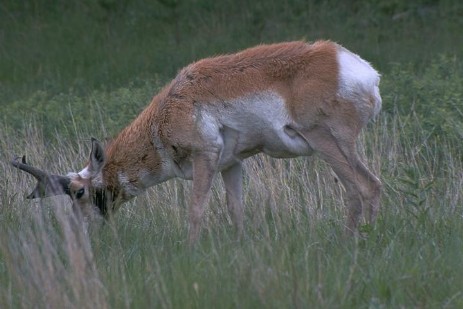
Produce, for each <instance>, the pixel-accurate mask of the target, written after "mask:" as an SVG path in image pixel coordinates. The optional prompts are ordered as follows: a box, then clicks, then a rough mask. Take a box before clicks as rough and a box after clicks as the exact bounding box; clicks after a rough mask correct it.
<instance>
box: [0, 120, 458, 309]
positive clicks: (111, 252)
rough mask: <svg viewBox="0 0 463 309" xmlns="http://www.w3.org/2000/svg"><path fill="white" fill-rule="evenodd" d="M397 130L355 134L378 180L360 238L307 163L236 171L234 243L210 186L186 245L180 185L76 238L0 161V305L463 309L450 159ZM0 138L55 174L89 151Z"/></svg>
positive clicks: (75, 229) (58, 202)
mask: <svg viewBox="0 0 463 309" xmlns="http://www.w3.org/2000/svg"><path fill="white" fill-rule="evenodd" d="M401 121H402V119H401V118H400V117H393V118H391V117H388V116H383V117H381V118H380V119H379V120H378V121H377V123H375V124H372V125H371V127H370V128H369V130H368V132H366V134H364V136H362V138H363V139H364V145H365V147H362V148H361V149H360V150H361V152H362V153H364V154H366V157H368V162H369V165H370V166H372V168H373V169H374V170H375V171H376V173H378V174H379V175H381V179H382V180H383V183H384V194H383V198H382V210H381V213H380V216H379V220H378V223H377V225H375V226H374V227H372V226H366V225H364V226H362V230H363V232H364V233H365V234H366V235H367V236H366V237H365V238H364V239H350V238H346V237H345V236H343V233H342V227H343V221H344V207H343V204H342V201H341V199H342V195H343V189H342V187H341V186H340V185H339V184H337V183H336V182H335V181H334V176H333V174H332V172H331V171H330V170H329V169H328V168H327V166H325V165H324V164H323V163H322V162H321V161H319V160H316V159H315V158H305V159H304V158H301V159H295V160H272V159H269V158H268V157H265V156H262V157H260V156H259V157H256V158H254V159H252V160H249V161H248V162H247V164H246V177H245V183H246V186H245V188H246V189H245V202H246V224H245V226H246V228H245V233H244V239H242V240H241V241H236V239H235V238H236V235H235V234H234V231H233V227H232V225H231V222H230V219H229V217H228V215H227V212H226V210H225V207H224V197H223V188H222V184H221V183H220V182H219V181H217V183H216V186H215V187H214V193H213V195H212V198H211V203H210V207H209V208H208V212H207V216H206V220H205V221H206V222H205V228H204V230H203V234H202V238H201V240H200V242H199V245H198V247H197V248H195V249H194V250H189V249H188V246H187V245H186V241H185V240H186V235H187V221H186V220H187V214H186V209H187V202H186V200H188V198H187V196H188V193H189V191H190V183H189V182H182V181H171V182H168V183H165V184H163V185H160V186H158V187H156V188H155V189H154V190H150V191H148V192H147V193H146V194H145V195H143V196H141V197H139V198H137V199H136V200H134V201H133V202H131V203H129V204H128V205H126V206H125V207H124V208H123V209H122V211H120V212H119V213H118V214H117V215H116V216H114V218H113V221H112V222H111V223H109V224H105V225H104V226H101V227H98V226H96V225H95V226H94V225H90V228H89V230H88V233H86V232H84V231H85V229H83V228H82V226H81V224H80V223H78V222H77V221H75V218H74V217H73V214H72V211H71V209H70V205H69V201H67V200H65V199H62V198H56V199H46V200H43V201H42V202H32V203H30V202H26V201H25V200H24V199H23V193H25V192H27V191H28V190H30V188H31V187H32V184H33V182H32V180H31V179H29V177H26V176H25V175H24V174H21V173H18V172H17V170H14V169H13V168H12V167H10V166H8V165H7V163H6V162H2V165H3V166H2V171H3V173H4V175H2V176H3V177H2V182H1V192H2V208H1V210H0V218H1V221H2V224H1V226H0V261H1V264H0V286H2V289H1V290H0V306H1V307H4V308H5V307H18V306H19V307H31V306H34V307H50V308H56V307H76V308H81V307H89V308H90V307H92V308H95V307H99V308H105V307H110V308H113V307H132V308H139V307H167V308H169V307H174V308H184V307H187V308H205V307H206V308H211V307H245V308H250V307H256V306H265V307H271V308H281V307H301V308H307V307H323V308H386V307H387V308H400V307H403V308H410V307H418V308H437V307H439V308H440V307H447V308H458V307H461V306H462V305H463V295H462V292H461V287H462V286H463V269H462V268H461V267H460V266H461V260H462V258H463V225H462V224H461V220H462V210H463V209H462V205H463V194H462V193H461V186H462V184H463V174H462V171H463V166H462V165H463V162H462V160H461V152H460V150H458V148H455V145H452V144H450V143H447V142H445V141H444V142H441V143H439V146H438V147H437V145H436V144H427V143H426V142H424V143H422V144H421V145H417V144H415V143H412V142H411V140H425V137H424V136H422V135H421V132H419V131H417V132H416V133H415V135H414V136H407V137H404V135H403V134H401V129H400V128H401V127H402V126H403V125H404V123H402V122H401ZM32 129H34V128H32ZM2 132H4V131H3V130H2ZM31 133H35V134H37V132H36V131H32V132H31ZM82 139H84V137H82ZM0 140H1V141H2V144H1V147H2V153H4V152H10V151H11V149H15V150H16V151H25V152H26V153H27V154H28V155H29V158H28V159H29V161H30V162H32V163H33V164H34V165H36V166H54V169H55V170H56V171H58V170H64V169H65V167H67V166H74V164H75V163H74V162H75V161H76V160H75V158H85V157H86V156H87V154H88V150H89V149H87V148H83V149H80V150H79V151H77V152H75V151H74V150H69V147H68V146H69V145H68V144H67V142H66V141H63V142H62V143H58V144H56V145H55V146H54V147H52V148H47V147H46V146H45V145H44V143H43V140H41V138H40V137H39V136H34V140H35V141H39V142H38V143H36V144H27V143H25V141H24V140H23V141H18V140H16V139H15V137H12V136H0ZM18 149H20V150H18ZM52 161H55V163H57V164H52Z"/></svg>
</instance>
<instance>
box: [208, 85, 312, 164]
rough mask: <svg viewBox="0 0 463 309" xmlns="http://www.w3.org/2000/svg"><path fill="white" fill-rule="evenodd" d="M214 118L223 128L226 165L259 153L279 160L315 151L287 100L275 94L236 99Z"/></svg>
mask: <svg viewBox="0 0 463 309" xmlns="http://www.w3.org/2000/svg"><path fill="white" fill-rule="evenodd" d="M214 116H215V117H217V118H218V119H219V122H220V125H221V126H222V128H221V134H222V138H223V144H224V147H223V153H222V156H221V157H222V160H221V161H223V163H227V160H230V159H232V158H233V157H236V158H240V159H244V158H246V157H249V156H251V155H254V154H256V153H259V152H264V153H266V154H268V155H270V156H272V157H277V158H287V157H296V156H307V155H311V154H312V152H313V150H312V149H311V147H310V145H309V144H308V143H307V142H306V140H305V139H304V138H303V137H302V136H301V135H300V134H299V133H298V131H297V125H296V124H295V123H294V121H293V120H292V119H291V117H290V116H289V113H288V111H287V108H286V105H285V101H284V99H283V98H282V97H281V96H279V95H278V94H276V93H274V92H270V91H267V92H263V93H260V94H253V95H249V96H246V97H243V98H240V99H236V100H234V101H232V102H230V103H228V104H227V108H226V109H223V110H221V111H220V113H219V112H217V114H216V115H214Z"/></svg>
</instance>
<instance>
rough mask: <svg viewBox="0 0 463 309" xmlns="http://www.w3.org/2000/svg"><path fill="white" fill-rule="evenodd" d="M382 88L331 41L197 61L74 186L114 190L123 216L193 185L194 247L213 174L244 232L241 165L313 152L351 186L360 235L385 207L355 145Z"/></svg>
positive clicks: (352, 226)
mask: <svg viewBox="0 0 463 309" xmlns="http://www.w3.org/2000/svg"><path fill="white" fill-rule="evenodd" d="M341 56H342V57H343V58H342V60H340V59H341ZM357 68H358V70H359V71H358V74H357V72H356V71H355V70H356V69H357ZM341 70H343V71H342V73H343V74H342V76H341V74H340V72H341ZM378 82H379V75H378V74H377V72H376V71H375V70H374V69H373V68H371V66H369V64H368V63H366V62H364V61H363V60H361V59H360V58H359V57H358V56H356V55H354V54H352V53H350V52H349V51H347V50H345V49H344V48H342V47H341V46H339V45H337V44H335V43H332V42H329V41H319V42H315V43H313V44H308V43H306V42H287V43H279V44H272V45H260V46H257V47H254V48H250V49H247V50H244V51H242V52H239V53H236V54H231V55H223V56H218V57H213V58H207V59H203V60H200V61H197V62H195V63H192V64H190V65H189V66H187V67H185V68H184V69H182V70H181V71H180V72H179V74H178V75H177V77H176V78H175V79H174V80H173V81H172V82H171V83H170V84H168V85H167V86H166V87H164V89H162V90H161V91H160V93H159V94H157V95H156V96H155V97H154V98H153V100H152V102H151V104H149V105H148V106H147V107H146V108H145V110H144V111H143V112H142V113H141V114H140V115H139V116H138V117H137V118H136V119H135V120H134V121H133V122H132V123H131V124H130V125H129V126H128V127H126V128H125V129H124V130H122V132H121V133H120V134H119V135H118V136H117V137H116V138H115V139H114V140H113V141H112V142H111V143H110V144H109V145H108V146H107V147H106V150H105V151H104V153H105V155H104V156H105V158H102V155H98V153H99V151H98V149H99V147H100V146H99V144H98V143H97V142H95V141H93V143H94V144H93V146H92V154H91V156H90V158H91V160H90V162H94V163H92V164H93V165H95V166H91V165H92V164H90V165H88V166H87V168H86V171H85V172H82V173H83V174H86V175H88V177H89V179H77V178H75V179H73V180H72V186H77V187H79V185H80V186H88V187H92V186H93V187H94V188H93V190H96V191H98V190H100V192H102V191H101V190H104V191H105V192H109V193H110V195H105V196H111V197H112V198H113V200H112V201H109V203H112V204H111V208H112V209H115V208H117V206H118V205H119V204H120V203H121V202H124V201H126V200H128V199H130V198H132V197H133V196H134V195H136V194H138V192H141V191H142V190H144V189H146V188H147V187H149V186H151V185H154V184H156V183H159V182H162V181H165V180H167V179H169V178H172V177H182V178H186V179H190V178H192V179H193V192H192V200H191V206H190V234H189V241H190V243H194V242H195V241H196V240H197V239H198V237H199V234H200V221H201V218H202V214H203V212H204V208H205V205H206V204H207V200H208V193H209V191H210V188H211V185H212V180H213V177H214V175H216V174H217V173H219V172H221V173H222V176H223V179H224V183H225V188H226V193H227V204H228V207H229V210H230V213H231V215H232V218H233V220H234V223H235V225H236V227H237V229H238V232H241V231H242V225H243V224H242V221H243V208H242V207H243V205H242V188H241V173H242V168H241V161H242V160H243V159H245V158H246V157H248V156H250V155H253V154H255V153H258V152H265V153H267V154H270V155H272V156H275V157H294V156H299V155H311V154H312V152H314V151H315V152H317V153H318V154H319V156H320V157H321V158H322V159H324V160H325V161H327V162H328V163H329V164H330V165H331V167H332V168H333V170H334V171H335V172H336V173H337V174H338V176H339V178H340V179H341V181H342V183H343V184H344V186H345V187H346V190H347V196H348V205H347V206H348V210H349V211H348V219H347V223H346V228H347V230H348V231H349V232H355V231H356V229H357V226H358V222H359V217H360V215H361V214H362V211H363V208H364V207H365V208H366V209H367V210H368V218H367V219H368V220H369V222H373V221H374V219H375V217H376V213H377V211H378V208H379V193H380V187H381V184H380V182H379V180H378V179H377V178H376V177H375V176H374V175H373V174H371V173H370V172H369V171H368V170H367V168H366V167H365V166H364V165H363V163H361V161H360V160H359V158H358V155H357V153H356V144H355V143H356V139H357V136H358V134H359V133H360V130H361V129H362V128H363V127H364V126H365V125H366V122H367V121H368V120H369V119H370V118H371V117H373V115H374V114H375V112H377V111H378V110H379V108H380V104H381V101H380V97H379V90H378V88H377V87H378V85H377V84H378ZM341 83H342V84H341ZM341 88H342V91H341V90H340V89H341ZM84 170H85V169H84ZM89 180H90V182H91V183H90V184H88V183H86V182H88V181H89ZM96 191H95V192H96ZM114 199H115V200H116V201H117V202H114Z"/></svg>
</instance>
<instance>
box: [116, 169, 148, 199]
mask: <svg viewBox="0 0 463 309" xmlns="http://www.w3.org/2000/svg"><path fill="white" fill-rule="evenodd" d="M117 180H118V181H119V184H120V186H121V188H123V190H124V191H125V193H126V194H128V195H132V196H136V195H139V194H140V193H141V191H142V190H140V189H139V188H138V187H137V186H135V185H134V184H133V183H131V182H130V181H129V177H127V174H125V173H123V172H118V173H117Z"/></svg>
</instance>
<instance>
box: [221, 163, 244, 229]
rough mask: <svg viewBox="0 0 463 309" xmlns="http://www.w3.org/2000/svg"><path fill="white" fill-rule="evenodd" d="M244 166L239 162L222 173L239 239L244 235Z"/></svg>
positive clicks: (228, 205)
mask: <svg viewBox="0 0 463 309" xmlns="http://www.w3.org/2000/svg"><path fill="white" fill-rule="evenodd" d="M242 170H243V168H242V164H241V162H237V163H235V164H234V165H232V166H231V167H229V168H227V169H226V170H223V171H222V179H223V183H224V185H225V191H226V197H227V207H228V211H229V213H230V216H231V218H232V221H233V224H234V225H235V228H236V231H237V233H238V238H239V237H241V235H242V234H243V179H242Z"/></svg>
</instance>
